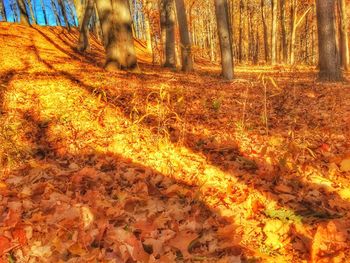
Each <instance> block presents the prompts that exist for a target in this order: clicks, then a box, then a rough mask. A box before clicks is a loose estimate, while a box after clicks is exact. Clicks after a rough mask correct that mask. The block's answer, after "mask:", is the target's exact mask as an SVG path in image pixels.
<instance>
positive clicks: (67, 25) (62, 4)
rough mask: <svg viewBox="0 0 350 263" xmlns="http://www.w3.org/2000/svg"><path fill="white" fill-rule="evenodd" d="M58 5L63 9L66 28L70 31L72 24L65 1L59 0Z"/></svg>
mask: <svg viewBox="0 0 350 263" xmlns="http://www.w3.org/2000/svg"><path fill="white" fill-rule="evenodd" d="M58 4H59V6H60V7H61V11H62V16H63V19H64V23H65V25H66V27H68V28H69V29H70V24H69V20H68V14H67V9H66V5H65V3H64V1H63V0H58Z"/></svg>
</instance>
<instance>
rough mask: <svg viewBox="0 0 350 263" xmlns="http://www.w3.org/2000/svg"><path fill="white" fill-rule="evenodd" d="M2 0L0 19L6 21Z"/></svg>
mask: <svg viewBox="0 0 350 263" xmlns="http://www.w3.org/2000/svg"><path fill="white" fill-rule="evenodd" d="M3 1H4V0H0V16H1V21H7V18H6V12H5V6H4V3H3Z"/></svg>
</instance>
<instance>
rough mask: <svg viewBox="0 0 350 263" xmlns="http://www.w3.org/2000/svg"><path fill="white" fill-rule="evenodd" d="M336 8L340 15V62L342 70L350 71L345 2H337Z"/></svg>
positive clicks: (343, 0) (341, 0) (340, 0)
mask: <svg viewBox="0 0 350 263" xmlns="http://www.w3.org/2000/svg"><path fill="white" fill-rule="evenodd" d="M338 8H339V15H340V45H339V46H340V62H341V65H342V67H343V68H344V70H346V71H348V70H349V69H350V56H349V38H348V19H347V13H346V10H347V9H346V2H345V0H338Z"/></svg>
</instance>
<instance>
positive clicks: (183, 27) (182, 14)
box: [175, 0, 193, 72]
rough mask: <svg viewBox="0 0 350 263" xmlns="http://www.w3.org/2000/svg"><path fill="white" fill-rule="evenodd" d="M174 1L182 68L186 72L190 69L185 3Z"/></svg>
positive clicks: (180, 0)
mask: <svg viewBox="0 0 350 263" xmlns="http://www.w3.org/2000/svg"><path fill="white" fill-rule="evenodd" d="M175 3H176V12H177V20H178V23H179V31H180V42H181V60H182V70H183V71H186V72H187V71H192V70H193V60H192V53H191V40H190V34H189V32H188V25H187V17H186V8H185V3H184V0H175Z"/></svg>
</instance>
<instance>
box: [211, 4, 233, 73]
mask: <svg viewBox="0 0 350 263" xmlns="http://www.w3.org/2000/svg"><path fill="white" fill-rule="evenodd" d="M214 3H215V13H216V21H217V28H218V35H219V42H220V50H221V68H222V76H223V77H224V78H225V79H227V80H231V79H233V55H232V48H231V47H232V44H231V37H230V33H231V32H230V30H229V29H230V27H229V20H228V13H227V0H215V1H214Z"/></svg>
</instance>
